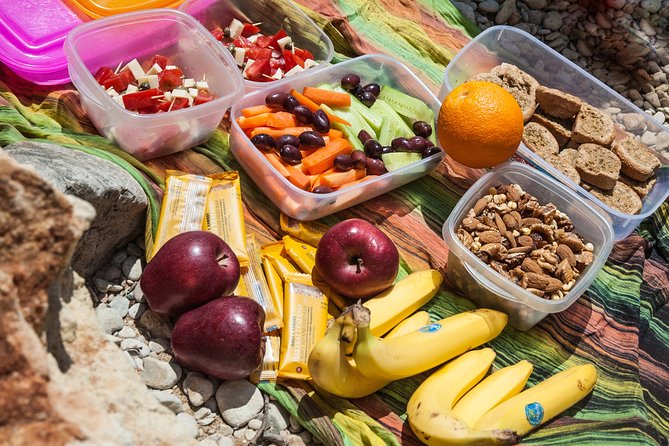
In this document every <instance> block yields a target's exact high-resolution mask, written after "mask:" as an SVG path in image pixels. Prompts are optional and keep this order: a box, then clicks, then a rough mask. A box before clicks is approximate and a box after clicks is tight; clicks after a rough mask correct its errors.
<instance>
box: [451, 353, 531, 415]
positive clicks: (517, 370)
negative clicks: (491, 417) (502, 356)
mask: <svg viewBox="0 0 669 446" xmlns="http://www.w3.org/2000/svg"><path fill="white" fill-rule="evenodd" d="M532 369H533V366H532V364H531V363H529V362H528V361H525V360H522V361H520V362H518V363H517V364H514V365H511V366H508V367H504V368H503V369H500V370H497V371H496V372H495V373H493V374H492V375H490V376H488V377H487V378H486V379H484V380H483V381H481V382H480V383H479V384H478V385H477V386H476V387H474V388H473V389H472V390H470V391H469V392H467V394H466V395H465V396H463V397H462V399H461V400H460V401H458V403H457V404H456V405H455V407H453V415H455V416H456V417H458V418H459V419H461V420H462V421H463V422H464V423H465V424H466V425H468V426H474V424H476V422H477V421H478V420H479V419H481V417H482V416H483V415H484V414H485V413H486V412H488V411H489V410H490V409H492V408H493V407H495V406H497V405H498V404H500V403H502V402H503V401H506V400H508V399H509V398H511V397H512V396H514V395H517V394H519V393H520V391H521V390H523V388H524V387H525V383H527V380H528V378H529V377H530V374H531V373H532Z"/></svg>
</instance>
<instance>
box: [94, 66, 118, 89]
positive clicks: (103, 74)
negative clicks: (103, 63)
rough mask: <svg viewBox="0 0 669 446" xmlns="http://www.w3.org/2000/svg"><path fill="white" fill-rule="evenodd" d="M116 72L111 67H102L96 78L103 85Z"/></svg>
mask: <svg viewBox="0 0 669 446" xmlns="http://www.w3.org/2000/svg"><path fill="white" fill-rule="evenodd" d="M113 75H114V72H113V71H112V69H111V68H109V67H100V69H99V70H98V72H97V73H95V80H96V81H98V84H100V85H102V83H103V82H104V81H106V80H107V79H108V78H109V77H110V76H113Z"/></svg>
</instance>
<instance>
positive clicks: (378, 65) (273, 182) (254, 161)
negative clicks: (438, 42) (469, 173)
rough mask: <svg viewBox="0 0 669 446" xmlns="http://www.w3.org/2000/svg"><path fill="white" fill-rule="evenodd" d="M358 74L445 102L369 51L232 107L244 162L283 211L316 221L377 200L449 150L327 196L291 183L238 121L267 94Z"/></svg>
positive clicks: (236, 145)
mask: <svg viewBox="0 0 669 446" xmlns="http://www.w3.org/2000/svg"><path fill="white" fill-rule="evenodd" d="M348 73H357V74H358V75H359V76H360V77H361V78H362V80H363V82H364V83H370V82H376V83H378V84H379V85H381V86H383V85H388V86H390V87H393V88H396V89H399V90H401V91H403V92H404V93H407V94H409V95H411V96H413V97H415V98H417V99H420V100H421V101H423V102H425V103H426V104H427V105H428V106H429V107H430V108H431V109H432V110H433V111H434V113H435V116H436V114H437V112H438V111H439V106H440V104H439V101H438V100H437V98H436V97H435V96H434V94H432V92H431V91H430V90H429V89H428V88H427V86H426V85H425V84H423V82H421V81H420V80H419V79H418V78H417V77H416V75H414V74H413V73H412V72H411V71H410V70H409V69H408V68H407V67H406V66H405V65H403V64H402V63H400V62H399V61H397V60H395V59H393V58H390V57H387V56H384V55H381V54H369V55H366V56H362V57H357V58H355V59H350V60H348V61H346V62H342V63H338V64H336V65H333V66H330V67H327V68H324V69H322V70H320V71H316V72H307V73H305V74H304V75H303V76H301V77H300V78H293V79H291V78H288V79H284V80H281V81H277V82H273V83H272V84H270V85H269V88H267V89H266V90H262V91H257V92H255V93H252V94H248V95H246V96H244V99H242V100H241V101H240V102H238V103H237V104H235V105H234V106H233V107H232V111H231V113H230V117H231V120H232V128H231V134H230V138H231V139H230V142H231V144H230V147H231V150H232V153H233V154H234V155H235V157H236V158H237V160H238V161H239V163H240V164H241V165H242V167H243V168H244V170H245V171H246V172H247V173H248V174H249V176H250V177H251V178H252V179H253V181H255V183H256V184H257V185H258V187H259V188H260V190H262V191H263V192H264V193H265V195H267V196H268V197H269V198H270V200H272V202H274V204H275V205H276V206H278V207H279V209H281V211H282V212H283V213H285V214H287V215H289V216H291V217H293V218H296V219H298V220H315V219H318V218H321V217H325V216H327V215H330V214H333V213H335V212H338V211H340V210H342V209H346V208H348V207H351V206H354V205H356V204H358V203H362V202H363V201H366V200H369V199H372V198H374V197H377V196H379V195H381V194H384V193H386V192H388V191H391V190H393V189H395V188H397V187H399V186H402V185H404V184H407V183H409V182H411V181H413V180H415V179H417V178H419V177H421V176H423V175H425V174H427V173H428V172H430V171H431V170H433V169H434V168H436V167H437V166H438V165H439V163H440V162H441V160H442V158H443V156H444V154H443V152H439V153H437V154H434V155H432V156H430V157H428V158H423V159H422V160H420V161H417V162H415V163H413V164H409V165H406V166H404V167H402V168H400V169H397V170H394V171H392V172H389V173H386V174H383V175H380V176H379V177H377V178H374V179H372V180H369V181H365V182H363V183H359V184H357V185H355V186H351V187H347V188H345V189H341V190H337V191H335V192H331V193H327V194H315V193H311V192H306V191H304V190H302V189H299V188H297V187H296V186H294V185H293V184H291V183H290V182H289V181H288V180H287V179H285V178H284V177H283V176H281V175H280V174H279V172H277V170H276V169H275V168H274V167H273V166H272V165H271V164H270V163H269V161H267V158H265V156H264V155H263V154H262V153H261V152H260V151H259V150H258V149H257V148H256V147H255V146H254V145H253V144H252V143H251V140H250V139H249V138H248V137H247V136H246V134H244V132H243V131H242V129H241V128H240V127H239V125H238V124H237V121H236V119H237V118H238V117H239V116H240V114H241V109H243V108H245V107H249V106H252V105H259V104H263V103H264V102H265V96H267V95H268V94H270V93H273V92H275V91H283V92H288V91H290V89H291V88H295V89H296V90H299V91H301V89H302V88H303V87H305V86H309V85H311V86H313V85H318V84H322V83H326V82H331V83H333V84H334V83H338V82H339V81H340V80H341V78H342V76H344V75H345V74H348Z"/></svg>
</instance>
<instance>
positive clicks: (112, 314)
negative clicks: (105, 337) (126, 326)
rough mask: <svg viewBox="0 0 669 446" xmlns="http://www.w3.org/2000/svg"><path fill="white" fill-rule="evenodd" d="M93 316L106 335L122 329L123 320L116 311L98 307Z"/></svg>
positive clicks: (104, 306) (101, 306)
mask: <svg viewBox="0 0 669 446" xmlns="http://www.w3.org/2000/svg"><path fill="white" fill-rule="evenodd" d="M95 315H96V316H97V319H98V324H99V325H100V328H102V331H103V332H104V333H106V334H112V333H114V332H115V331H118V330H120V329H121V328H123V318H122V317H121V316H119V314H118V312H116V310H112V309H111V308H109V307H107V306H106V305H98V307H97V308H96V309H95Z"/></svg>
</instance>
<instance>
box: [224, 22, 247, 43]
mask: <svg viewBox="0 0 669 446" xmlns="http://www.w3.org/2000/svg"><path fill="white" fill-rule="evenodd" d="M228 28H230V38H231V39H233V40H234V39H236V38H237V37H239V36H240V35H241V34H242V31H243V30H244V24H243V23H242V22H240V21H239V20H237V19H232V22H230V26H228Z"/></svg>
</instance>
